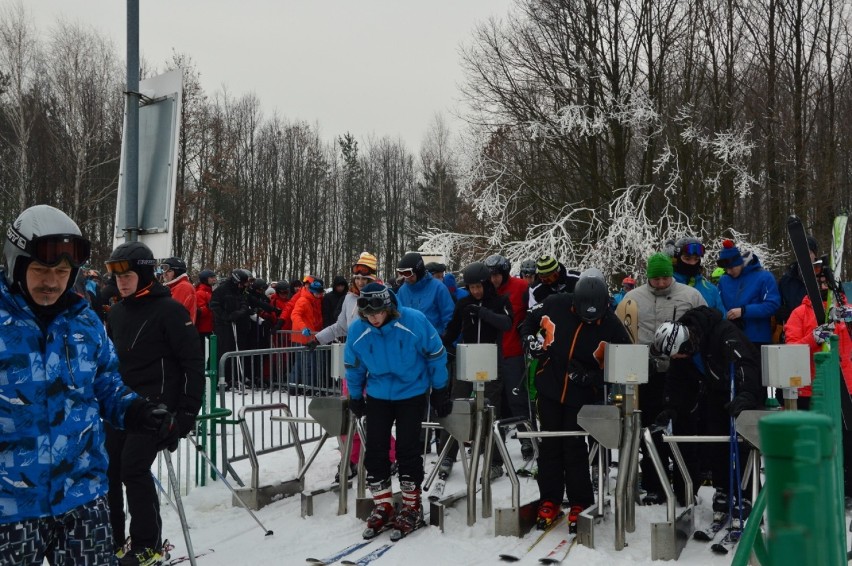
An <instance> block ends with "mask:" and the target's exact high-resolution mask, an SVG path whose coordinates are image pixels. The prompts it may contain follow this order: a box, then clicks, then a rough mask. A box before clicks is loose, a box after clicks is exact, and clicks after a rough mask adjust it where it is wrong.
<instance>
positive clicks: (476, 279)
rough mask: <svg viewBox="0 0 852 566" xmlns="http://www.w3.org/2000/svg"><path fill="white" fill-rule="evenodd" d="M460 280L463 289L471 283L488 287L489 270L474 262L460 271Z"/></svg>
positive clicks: (480, 263)
mask: <svg viewBox="0 0 852 566" xmlns="http://www.w3.org/2000/svg"><path fill="white" fill-rule="evenodd" d="M462 279H464V284H465V287H467V286H468V285H470V284H471V283H482V284H483V285H490V284H491V270H490V269H488V268H487V267H486V266H485V264H484V263H482V262H481V261H475V262H473V263H471V264H470V265H468V266H467V267H465V268H464V269H462Z"/></svg>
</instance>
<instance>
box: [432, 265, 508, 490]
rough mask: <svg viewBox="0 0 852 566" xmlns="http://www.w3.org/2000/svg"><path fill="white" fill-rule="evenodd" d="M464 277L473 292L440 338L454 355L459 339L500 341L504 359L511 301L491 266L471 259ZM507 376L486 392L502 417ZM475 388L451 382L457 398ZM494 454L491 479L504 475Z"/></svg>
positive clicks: (443, 470) (446, 464)
mask: <svg viewBox="0 0 852 566" xmlns="http://www.w3.org/2000/svg"><path fill="white" fill-rule="evenodd" d="M462 277H464V281H465V284H466V285H467V290H468V292H469V293H470V295H468V296H467V297H465V298H464V299H461V300H460V301H459V302H457V303H456V308H455V310H454V311H453V318H452V319H451V320H450V323H449V324H448V325H447V331H446V332H444V335H443V336H441V341H442V342H443V343H444V347H445V348H446V349H447V352H449V353H450V356H451V357H452V356H454V355H455V343H456V341H457V340H458V341H460V342H461V343H464V344H497V359H498V360H502V357H503V343H502V342H503V336H504V335H505V332H506V331H507V330H509V329H510V327H511V326H512V304H511V303H510V301H509V298H508V297H506V296H503V295H498V294H497V292H496V290H495V289H494V285H493V284H492V283H491V280H492V275H491V270H490V269H488V267H486V265H485V264H484V263H482V262H474V263H471V264H470V265H468V266H467V267H465V268H464V269H463V270H462ZM498 375H499V372H498ZM504 379H505V378H504V376H501V377H500V379H495V380H493V381H488V382H486V383H485V396H486V397H487V398H488V401H489V402H490V403H491V405H492V406H493V407H494V412H495V415H496V418H500V410H501V404H502V402H503V400H502V396H503V384H504ZM472 392H473V384H472V383H471V382H469V381H461V380H455V381H454V382H453V383H452V395H453V398H455V399H467V398H469V397H470V395H471V393H472ZM442 435H444V441H446V436H447V433H446V431H442ZM458 448H459V447H458V442H453V445H452V447H451V448H450V451H449V452H448V453H447V456H446V457H445V458H444V459H443V460H442V461H441V463H440V472H439V474H440V477H441V479H446V478H447V476H449V474H450V471H451V470H452V467H453V463H454V462H455V460H456V455H457V454H458ZM494 454H495V455H494V459H493V460H492V462H491V470H490V471H489V473H490V474H491V478H492V479H495V478H497V477H500V476H501V475H503V467H502V466H503V460H502V458H501V457H500V454H499V452H497V451H496V450H495V451H494Z"/></svg>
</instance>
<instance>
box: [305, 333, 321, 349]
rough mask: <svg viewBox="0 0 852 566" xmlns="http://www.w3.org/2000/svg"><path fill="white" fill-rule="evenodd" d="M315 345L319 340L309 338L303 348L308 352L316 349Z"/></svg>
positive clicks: (317, 344)
mask: <svg viewBox="0 0 852 566" xmlns="http://www.w3.org/2000/svg"><path fill="white" fill-rule="evenodd" d="M305 330H307V329H305ZM317 346H319V342H318V341H317V339H316V338H311V339H310V340H308V341H307V342H306V343H305V348H307V349H308V351H309V352H313V351H314V350H316V349H317Z"/></svg>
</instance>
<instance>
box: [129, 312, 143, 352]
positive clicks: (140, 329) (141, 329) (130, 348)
mask: <svg viewBox="0 0 852 566" xmlns="http://www.w3.org/2000/svg"><path fill="white" fill-rule="evenodd" d="M146 324H148V320H147V319H146V320H145V322H143V323H142V326H140V327H139V332H137V333H136V336H134V337H133V342H132V343H131V344H130V347H129V348H128V350H132V349H133V347H134V346H135V345H136V341H137V340H139V336H140V335H141V334H142V331H143V330H145V325H146Z"/></svg>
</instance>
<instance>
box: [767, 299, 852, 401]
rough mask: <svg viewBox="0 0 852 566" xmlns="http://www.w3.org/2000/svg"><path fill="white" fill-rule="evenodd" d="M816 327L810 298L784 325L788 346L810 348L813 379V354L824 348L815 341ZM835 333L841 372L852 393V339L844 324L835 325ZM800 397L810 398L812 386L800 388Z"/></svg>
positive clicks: (795, 310) (804, 301) (847, 387)
mask: <svg viewBox="0 0 852 566" xmlns="http://www.w3.org/2000/svg"><path fill="white" fill-rule="evenodd" d="M826 308H827V307H826ZM816 327H817V322H816V316H815V315H814V309H813V304H812V303H811V299H810V298H809V297H805V298H804V299H802V304H801V305H799V306H798V307H796V308H795V309H793V312H791V313H790V318H788V319H787V323H786V324H785V325H784V335H785V336H786V337H787V344H807V345H808V346H809V347H810V349H811V378H813V376H814V358H813V354H814V353H815V352H819V351H822V346H821V345H819V344H817V343H816V342H815V341H814V334H813V331H814V328H816ZM834 333H835V334H837V336H838V338H839V339H840V341H839V342H838V349H839V350H840V371H841V373H842V374H843V379H844V381H845V382H846V389H847V390H848V391H849V392H852V359H850V356H852V338H850V337H849V331H848V330H847V329H846V324H845V323H843V322H835V323H834ZM799 395H801V396H802V397H810V396H811V386H810V385H808V386H806V387H800V388H799Z"/></svg>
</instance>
